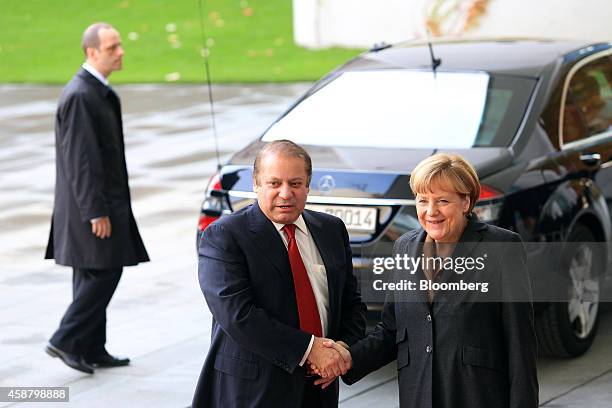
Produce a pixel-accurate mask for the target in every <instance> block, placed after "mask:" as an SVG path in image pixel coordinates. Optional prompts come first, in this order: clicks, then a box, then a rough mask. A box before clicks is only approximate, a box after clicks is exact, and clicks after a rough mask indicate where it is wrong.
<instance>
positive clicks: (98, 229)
mask: <svg viewBox="0 0 612 408" xmlns="http://www.w3.org/2000/svg"><path fill="white" fill-rule="evenodd" d="M111 229H112V228H111V222H110V218H109V217H100V218H96V219H95V220H91V233H92V234H94V235H95V236H96V237H98V238H100V239H104V238H110V236H111Z"/></svg>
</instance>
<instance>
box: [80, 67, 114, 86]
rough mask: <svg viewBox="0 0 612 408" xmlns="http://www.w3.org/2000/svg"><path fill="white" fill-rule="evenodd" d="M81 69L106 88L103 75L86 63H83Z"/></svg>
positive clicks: (105, 80) (106, 80)
mask: <svg viewBox="0 0 612 408" xmlns="http://www.w3.org/2000/svg"><path fill="white" fill-rule="evenodd" d="M83 69H84V70H85V71H87V72H89V73H90V74H91V75H93V76H94V77H95V78H96V79H97V80H98V81H100V82H102V83H103V84H104V85H106V86H108V79H106V77H105V76H104V75H102V74H101V73H100V71H98V70H97V69H95V68H94V67H93V66H91V65H90V64H88V63H87V62H84V63H83Z"/></svg>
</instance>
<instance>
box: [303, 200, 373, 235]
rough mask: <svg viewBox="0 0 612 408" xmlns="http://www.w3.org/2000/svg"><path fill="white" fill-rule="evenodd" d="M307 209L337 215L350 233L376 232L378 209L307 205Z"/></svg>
mask: <svg viewBox="0 0 612 408" xmlns="http://www.w3.org/2000/svg"><path fill="white" fill-rule="evenodd" d="M306 208H307V209H309V210H313V211H319V212H323V213H327V214H331V215H335V216H336V217H338V218H340V219H341V220H342V221H344V224H345V225H346V229H347V230H349V231H365V232H374V231H376V208H371V207H348V206H347V207H343V206H338V205H319V204H307V205H306Z"/></svg>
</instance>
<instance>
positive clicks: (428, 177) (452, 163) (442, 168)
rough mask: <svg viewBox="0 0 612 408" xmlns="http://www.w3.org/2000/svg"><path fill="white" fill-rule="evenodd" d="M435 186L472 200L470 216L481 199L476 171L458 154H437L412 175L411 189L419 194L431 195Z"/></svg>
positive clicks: (418, 167) (423, 162)
mask: <svg viewBox="0 0 612 408" xmlns="http://www.w3.org/2000/svg"><path fill="white" fill-rule="evenodd" d="M434 185H437V186H439V187H440V188H442V189H445V190H449V189H451V191H455V192H456V193H457V194H460V195H463V196H468V197H469V198H470V208H469V210H468V214H469V213H471V212H472V209H473V208H474V205H476V202H477V201H478V198H479V197H480V180H478V175H477V174H476V170H474V167H472V165H471V164H470V163H468V161H467V160H465V159H464V158H463V157H461V156H459V155H458V154H446V153H437V154H434V155H433V156H429V157H428V158H426V159H425V160H423V161H421V162H420V163H419V164H417V166H416V167H415V168H414V170H413V171H412V173H411V174H410V188H411V189H412V192H413V193H414V194H415V195H417V194H423V193H431V192H432V187H433V186H434Z"/></svg>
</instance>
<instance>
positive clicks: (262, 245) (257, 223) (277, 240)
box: [248, 201, 293, 286]
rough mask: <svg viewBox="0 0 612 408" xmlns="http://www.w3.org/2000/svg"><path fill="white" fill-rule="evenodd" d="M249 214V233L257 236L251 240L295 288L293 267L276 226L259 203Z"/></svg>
mask: <svg viewBox="0 0 612 408" xmlns="http://www.w3.org/2000/svg"><path fill="white" fill-rule="evenodd" d="M248 212H249V231H250V232H251V233H252V234H254V235H255V236H254V237H253V239H252V240H251V242H253V244H254V245H255V246H257V247H258V248H259V250H260V252H261V254H262V256H264V257H266V258H267V259H268V260H269V261H270V263H271V264H272V265H274V267H275V268H276V270H277V271H278V273H279V275H280V276H281V278H283V279H289V280H290V281H291V285H292V286H293V275H291V265H290V264H289V256H288V255H287V248H285V244H283V240H282V238H281V237H280V235H279V234H278V231H277V230H276V228H274V224H272V221H270V220H269V219H268V218H267V217H266V216H265V215H264V213H262V212H261V209H260V208H259V204H258V203H257V201H255V203H253V205H252V206H251V208H250V209H249V210H248Z"/></svg>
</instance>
